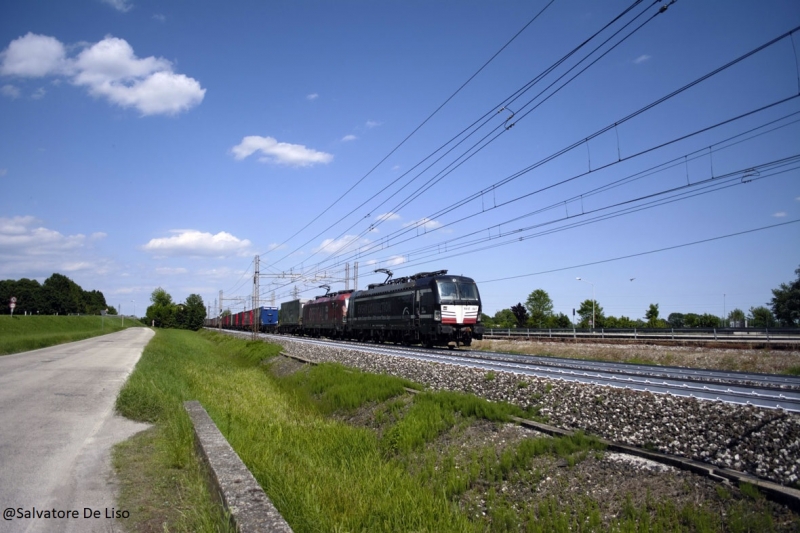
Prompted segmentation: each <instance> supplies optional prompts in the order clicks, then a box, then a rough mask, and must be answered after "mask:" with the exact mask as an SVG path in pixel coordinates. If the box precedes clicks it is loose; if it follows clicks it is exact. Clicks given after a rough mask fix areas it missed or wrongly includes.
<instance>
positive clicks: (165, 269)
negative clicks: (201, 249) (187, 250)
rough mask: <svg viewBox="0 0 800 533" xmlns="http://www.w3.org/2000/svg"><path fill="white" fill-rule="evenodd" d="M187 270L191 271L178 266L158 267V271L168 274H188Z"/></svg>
mask: <svg viewBox="0 0 800 533" xmlns="http://www.w3.org/2000/svg"><path fill="white" fill-rule="evenodd" d="M187 272H189V271H188V270H186V269H185V268H182V267H178V268H169V267H160V268H157V269H156V273H158V274H163V275H168V276H174V275H177V274H186V273H187Z"/></svg>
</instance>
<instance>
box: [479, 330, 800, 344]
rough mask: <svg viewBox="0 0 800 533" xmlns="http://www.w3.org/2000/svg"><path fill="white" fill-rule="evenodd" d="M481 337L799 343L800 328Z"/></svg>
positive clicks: (507, 332)
mask: <svg viewBox="0 0 800 533" xmlns="http://www.w3.org/2000/svg"><path fill="white" fill-rule="evenodd" d="M484 336H491V337H513V338H522V337H526V338H564V337H572V338H579V337H580V338H595V339H621V338H624V339H631V338H632V339H634V340H638V339H662V340H715V341H739V342H748V341H766V342H772V341H781V342H787V341H788V342H800V328H595V329H589V328H488V329H486V330H485V331H484Z"/></svg>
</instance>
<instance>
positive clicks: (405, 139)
mask: <svg viewBox="0 0 800 533" xmlns="http://www.w3.org/2000/svg"><path fill="white" fill-rule="evenodd" d="M641 1H642V0H638V1H637V2H635V3H637V4H638V3H639V2H641ZM554 2H555V0H550V2H548V3H547V4H546V5H545V6H544V7H543V8H542V9H541V10H539V11H538V12H537V13H536V14H535V15H534V16H533V18H531V19H530V20H529V21H528V22H527V23H526V24H525V25H524V26H523V27H522V28H520V30H519V31H517V33H515V34H514V36H513V37H511V39H509V40H508V41H507V42H506V43H505V44H504V45H503V46H502V47H500V49H499V50H498V51H497V52H495V53H494V55H492V57H490V58H489V59H488V60H487V61H486V62H485V63H484V64H483V65H481V66H480V68H478V70H477V71H475V72H474V73H473V74H472V75H471V76H470V77H469V78H468V79H467V81H465V82H464V83H462V84H461V86H459V87H458V89H456V90H455V92H453V94H451V95H450V96H448V97H447V98H446V99H445V101H444V102H442V103H441V104H440V105H439V106H438V107H437V108H436V109H434V110H433V112H432V113H431V114H430V115H428V116H427V117H426V118H425V120H423V121H422V122H421V123H420V124H419V125H418V126H417V127H416V128H414V129H413V130H412V131H411V133H409V134H408V135H406V137H405V138H403V140H402V141H400V143H399V144H397V145H396V146H395V147H394V148H392V149H391V150H390V151H389V153H387V154H386V155H385V156H384V157H383V158H381V160H380V161H378V162H377V163H376V164H375V165H374V166H373V167H372V168H371V169H370V170H369V171H368V172H367V173H366V174H364V176H362V177H361V178H360V179H358V180H357V181H356V182H355V183H354V184H353V185H352V186H350V188H349V189H347V190H346V191H345V192H344V193H343V194H342V195H341V196H339V197H338V198H337V199H336V200H334V201H333V203H331V204H330V205H329V206H328V207H326V208H325V209H324V210H323V211H322V212H321V213H320V214H318V215H317V216H316V217H314V218H313V219H312V220H311V221H309V222H308V223H307V224H306V225H305V226H303V227H302V228H300V229H299V230H297V231H296V232H295V233H294V234H292V235H291V236H290V237H289V238H287V239H286V240H285V241H284V242H282V243H281V244H280V245H278V247H280V246H283V245H284V244H287V243H288V242H289V241H290V240H291V239H293V238H294V237H296V236H297V235H299V234H300V233H301V232H303V231H304V230H305V229H306V228H308V227H309V226H311V224H313V223H314V222H316V221H317V220H319V219H320V217H322V215H324V214H325V213H327V212H328V211H330V210H331V209H332V208H333V207H334V206H336V205H338V203H339V202H340V201H341V200H342V199H343V198H344V197H345V196H347V195H348V194H350V192H351V191H352V190H353V189H355V188H356V187H357V186H358V185H359V184H360V183H361V182H363V181H364V180H365V179H366V178H368V177H369V176H370V175H371V174H372V173H373V172H375V170H377V168H378V167H380V166H381V165H382V164H383V163H385V162H386V160H387V159H389V158H390V157H391V156H392V155H393V154H394V153H395V152H397V150H399V149H400V148H401V147H402V146H403V145H404V144H405V143H406V142H407V141H408V140H409V139H410V138H411V137H413V136H414V135H415V134H416V133H417V132H418V131H419V130H420V129H421V128H422V127H423V126H425V124H427V123H428V122H429V121H430V120H431V119H432V118H433V117H434V116H435V115H436V114H438V113H439V111H441V110H442V109H443V108H444V107H445V106H446V105H447V104H448V103H449V102H450V101H451V100H452V99H453V98H455V97H456V95H458V93H460V92H461V91H462V90H463V89H464V88H465V87H466V86H467V85H468V84H469V83H470V82H471V81H472V80H473V79H475V77H476V76H478V74H480V73H481V72H482V71H483V70H484V69H485V68H486V67H487V66H488V65H489V64H490V63H491V62H492V61H494V60H495V59H496V58H497V56H499V55H500V54H501V53H502V52H503V51H504V50H505V49H506V48H508V46H509V45H510V44H511V43H512V42H514V41H515V40H516V39H517V37H519V36H520V35H521V34H522V32H524V31H525V30H526V29H527V28H528V26H530V25H531V24H533V23H534V22H535V21H536V20H537V19H538V18H539V17H540V16H541V15H542V14H543V13H544V12H545V11H546V10H547V8H549V7H550V6H551V5H552V4H553V3H554ZM306 244H308V243H306ZM303 246H305V245H303ZM270 251H271V250H268V251H267V252H264V253H263V254H261V255H266V254H267V253H269V252H270Z"/></svg>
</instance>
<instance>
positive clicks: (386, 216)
mask: <svg viewBox="0 0 800 533" xmlns="http://www.w3.org/2000/svg"><path fill="white" fill-rule="evenodd" d="M375 220H378V221H380V222H386V221H388V220H400V215H398V214H397V213H392V212H389V213H384V214H382V215H378V216H376V217H375Z"/></svg>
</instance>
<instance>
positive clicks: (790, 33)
mask: <svg viewBox="0 0 800 533" xmlns="http://www.w3.org/2000/svg"><path fill="white" fill-rule="evenodd" d="M797 29H798V28H795V29H794V30H792V31H790V32H787V33H786V34H784V36H783V37H785V36H786V35H791V36H792V37H793V33H794V32H796V31H797ZM779 39H780V37H779V38H777V39H775V40H774V41H772V42H771V43H774V42H777V40H779ZM771 43H767V45H769V44H771ZM767 45H763V46H762V47H760V48H759V49H756V51H758V50H760V49H763V48H764V47H766V46H767ZM756 51H752V52H751V53H748V54H746V55H745V56H743V57H749V56H750V55H752V54H753V53H755V52H756ZM743 57H741V58H739V60H741V59H743ZM735 61H736V60H735ZM731 64H733V62H732V63H729V64H728V65H727V66H730V65H731ZM722 68H725V67H721V69H722ZM719 71H720V69H718V70H717V71H715V72H719ZM712 74H713V73H710V74H709V75H707V76H705V77H704V78H707V77H708V76H710V75H712ZM704 78H703V79H704ZM696 82H697V81H696ZM693 84H694V83H693ZM693 84H692V85H693ZM653 105H656V104H653ZM629 118H630V116H629V117H626V118H625V119H623V120H628V119H629ZM619 123H621V122H617V123H614V125H613V127H616V126H617V125H618V124H619ZM605 131H608V129H606V130H605ZM587 139H588V138H587ZM585 141H586V140H583V141H580V142H579V143H578V146H579V145H580V144H582V143H583V142H585ZM495 185H496V184H495Z"/></svg>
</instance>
